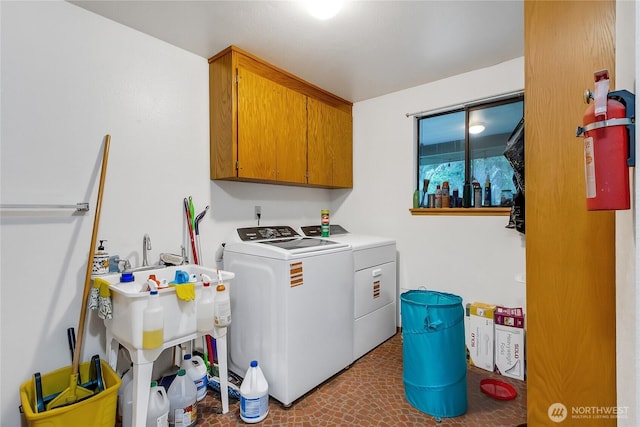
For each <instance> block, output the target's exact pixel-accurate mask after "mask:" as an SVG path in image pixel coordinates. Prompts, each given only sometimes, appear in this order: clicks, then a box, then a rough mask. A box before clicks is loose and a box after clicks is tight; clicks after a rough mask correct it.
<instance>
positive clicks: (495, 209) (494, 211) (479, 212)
mask: <svg viewBox="0 0 640 427" xmlns="http://www.w3.org/2000/svg"><path fill="white" fill-rule="evenodd" d="M409 212H411V215H446V216H509V215H510V214H511V208H510V207H502V206H492V207H482V208H417V209H409Z"/></svg>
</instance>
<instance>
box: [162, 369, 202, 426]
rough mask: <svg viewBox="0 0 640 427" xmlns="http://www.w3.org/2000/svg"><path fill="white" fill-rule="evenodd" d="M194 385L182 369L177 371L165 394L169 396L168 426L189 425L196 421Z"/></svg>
mask: <svg viewBox="0 0 640 427" xmlns="http://www.w3.org/2000/svg"><path fill="white" fill-rule="evenodd" d="M197 393H198V391H197V389H196V385H195V384H194V383H193V381H191V378H188V377H187V373H186V372H185V370H184V369H180V370H179V371H178V375H177V376H176V377H175V379H174V380H173V382H172V383H171V385H170V386H169V390H168V391H167V396H168V397H169V402H170V409H169V426H170V427H174V426H175V427H191V426H194V425H196V422H197V421H198V410H197V408H196V404H197V398H196V396H197Z"/></svg>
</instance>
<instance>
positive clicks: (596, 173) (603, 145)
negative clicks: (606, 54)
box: [576, 70, 635, 211]
mask: <svg viewBox="0 0 640 427" xmlns="http://www.w3.org/2000/svg"><path fill="white" fill-rule="evenodd" d="M595 81H596V84H595V94H592V93H591V92H590V91H589V90H587V91H586V92H585V101H586V102H587V104H590V101H591V100H592V99H593V100H595V102H594V103H593V104H590V105H589V107H588V108H587V110H586V111H585V112H584V115H583V117H582V123H583V126H582V127H578V130H577V132H576V136H580V135H584V174H585V184H586V195H587V209H588V210H590V211H594V210H624V209H629V207H630V197H629V169H628V167H629V166H635V142H634V141H635V135H634V129H633V126H634V122H635V96H634V95H633V94H632V93H630V92H628V91H626V90H621V91H615V92H609V73H608V71H606V70H604V71H599V72H597V73H595Z"/></svg>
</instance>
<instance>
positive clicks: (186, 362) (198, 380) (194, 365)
mask: <svg viewBox="0 0 640 427" xmlns="http://www.w3.org/2000/svg"><path fill="white" fill-rule="evenodd" d="M180 369H184V370H185V371H186V373H187V376H188V377H189V378H191V380H192V381H193V383H194V384H195V385H196V391H197V396H196V397H197V400H198V402H199V401H201V400H202V399H204V397H205V396H206V395H207V384H208V382H209V381H208V378H207V365H205V363H204V360H202V357H200V356H192V355H191V354H189V353H187V354H185V355H184V358H183V359H182V363H181V364H180Z"/></svg>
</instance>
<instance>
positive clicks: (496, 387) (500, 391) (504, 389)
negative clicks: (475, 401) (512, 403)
mask: <svg viewBox="0 0 640 427" xmlns="http://www.w3.org/2000/svg"><path fill="white" fill-rule="evenodd" d="M480 390H482V392H483V393H485V394H488V395H489V396H491V397H493V398H494V399H498V400H512V399H515V398H516V396H517V395H518V393H517V392H516V389H515V388H513V387H512V386H511V384H507V383H505V382H504V381H500V380H495V379H493V378H486V379H484V380H482V381H480Z"/></svg>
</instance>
